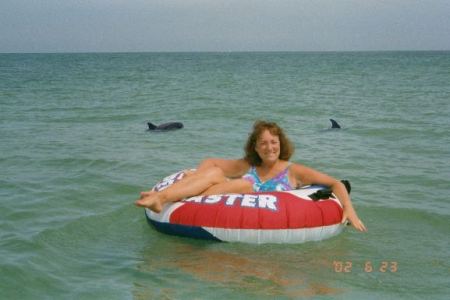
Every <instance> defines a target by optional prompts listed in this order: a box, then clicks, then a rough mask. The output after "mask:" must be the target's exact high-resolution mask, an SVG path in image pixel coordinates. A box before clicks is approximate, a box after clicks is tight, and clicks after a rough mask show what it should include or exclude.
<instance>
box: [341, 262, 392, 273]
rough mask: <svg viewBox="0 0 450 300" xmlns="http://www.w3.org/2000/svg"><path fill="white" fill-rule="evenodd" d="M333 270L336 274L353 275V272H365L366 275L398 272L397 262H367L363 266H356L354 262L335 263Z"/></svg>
mask: <svg viewBox="0 0 450 300" xmlns="http://www.w3.org/2000/svg"><path fill="white" fill-rule="evenodd" d="M333 269H334V272H336V273H351V272H352V271H364V272H366V273H372V272H381V273H395V272H397V271H398V262H396V261H380V262H372V261H366V262H364V263H363V264H354V263H353V262H352V261H339V260H335V261H333Z"/></svg>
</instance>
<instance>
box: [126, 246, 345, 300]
mask: <svg viewBox="0 0 450 300" xmlns="http://www.w3.org/2000/svg"><path fill="white" fill-rule="evenodd" d="M338 243H342V242H338ZM156 248H157V249H156ZM337 248H338V249H343V248H344V249H345V247H337ZM336 254H337V253H336V250H335V249H331V248H330V247H326V248H324V249H322V248H321V247H320V246H319V243H308V244H303V245H260V246H257V245H245V244H231V243H215V242H213V243H211V242H204V241H196V240H190V239H185V238H175V237H167V238H166V239H162V240H161V239H160V237H159V238H158V245H157V247H155V246H154V247H152V248H150V249H146V250H145V251H144V253H143V258H142V259H143V260H142V263H141V264H140V265H139V266H138V275H139V276H138V277H137V280H136V281H135V290H134V293H133V294H134V297H135V298H136V299H151V298H158V299H179V298H195V299H203V298H209V299H210V298H214V299H222V298H227V290H230V291H233V295H234V296H235V295H236V293H237V294H242V295H243V296H244V295H246V298H248V296H255V297H256V298H261V297H268V298H272V297H275V296H277V297H287V298H302V297H311V296H315V295H337V294H341V293H343V292H344V290H343V289H342V288H336V287H333V286H331V284H327V281H328V282H330V280H331V281H332V279H333V275H334V274H333V271H332V260H333V259H332V256H333V255H336ZM160 286H162V287H164V288H160ZM221 289H222V290H221Z"/></svg>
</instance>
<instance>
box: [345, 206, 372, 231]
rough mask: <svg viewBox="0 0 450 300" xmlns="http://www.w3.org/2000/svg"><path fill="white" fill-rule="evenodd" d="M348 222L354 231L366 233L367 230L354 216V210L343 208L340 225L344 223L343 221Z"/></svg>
mask: <svg viewBox="0 0 450 300" xmlns="http://www.w3.org/2000/svg"><path fill="white" fill-rule="evenodd" d="M347 220H348V221H349V222H350V224H351V225H352V226H353V227H355V229H357V230H359V231H362V232H366V231H367V228H366V226H365V225H364V223H363V222H362V221H361V220H360V219H359V218H358V216H357V215H356V212H355V210H354V209H353V207H351V206H350V207H348V206H347V207H344V212H343V214H342V220H341V223H345V221H347Z"/></svg>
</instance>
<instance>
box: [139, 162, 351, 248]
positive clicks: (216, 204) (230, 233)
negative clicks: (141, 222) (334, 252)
mask: <svg viewBox="0 0 450 300" xmlns="http://www.w3.org/2000/svg"><path fill="white" fill-rule="evenodd" d="M183 176H184V173H183V172H182V171H181V172H178V173H175V174H172V175H170V176H168V177H166V178H164V179H163V180H162V181H160V182H159V183H157V184H156V185H155V187H154V188H153V190H155V191H161V190H163V189H165V188H167V187H168V186H170V185H171V184H173V183H175V182H176V181H178V180H180V179H181V178H182V177H183ZM324 188H325V187H323V186H307V187H304V188H301V189H297V190H292V191H286V192H255V193H249V194H224V195H211V196H196V197H190V198H186V199H183V200H182V201H179V202H175V203H170V204H167V205H165V206H164V208H163V210H162V211H161V212H160V213H158V214H157V213H154V212H153V211H151V210H149V209H145V215H146V218H147V220H148V222H149V223H150V224H151V225H153V226H154V227H155V228H156V230H158V231H160V232H163V233H166V234H172V235H178V236H184V237H191V238H200V239H210V240H216V241H226V242H245V243H256V244H262V243H303V242H307V241H319V240H323V239H327V238H330V237H333V236H335V235H337V234H339V233H340V232H342V230H343V228H344V225H343V224H341V222H340V221H341V219H342V206H341V204H340V203H339V201H338V200H337V199H336V198H335V197H334V196H333V195H330V193H328V195H327V196H326V197H327V199H320V200H313V199H317V195H320V194H321V193H320V191H323V189H324ZM322 194H327V193H322ZM319 198H320V197H319Z"/></svg>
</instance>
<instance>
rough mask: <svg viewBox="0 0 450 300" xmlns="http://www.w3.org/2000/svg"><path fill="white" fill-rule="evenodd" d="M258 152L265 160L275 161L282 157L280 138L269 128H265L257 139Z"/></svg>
mask: <svg viewBox="0 0 450 300" xmlns="http://www.w3.org/2000/svg"><path fill="white" fill-rule="evenodd" d="M255 151H256V153H258V155H259V157H260V158H261V160H262V161H263V162H266V163H267V162H268V163H270V162H275V161H277V160H278V158H279V157H280V138H279V136H278V135H272V134H271V133H270V131H269V130H267V129H266V130H264V131H263V132H262V133H261V135H260V136H259V138H258V139H257V140H256V147H255Z"/></svg>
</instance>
